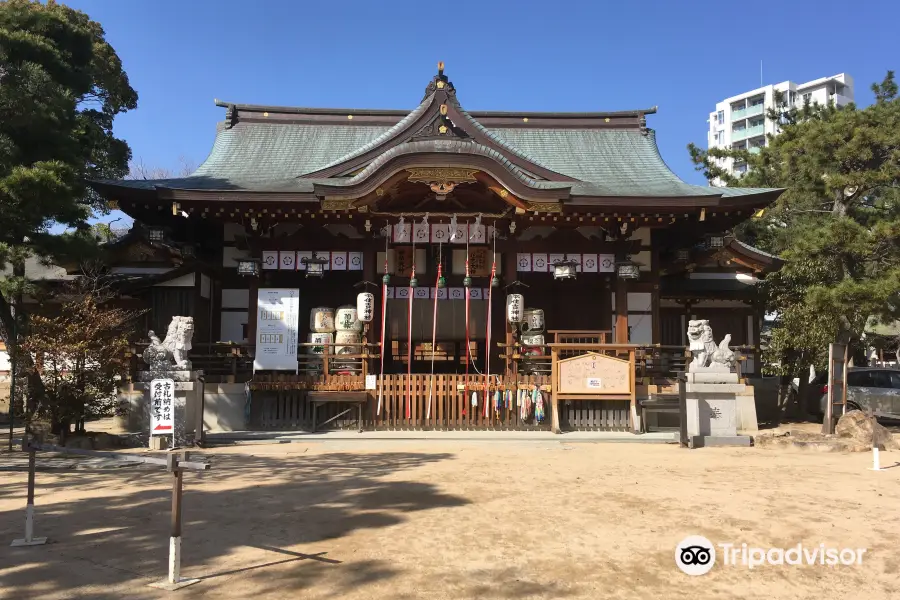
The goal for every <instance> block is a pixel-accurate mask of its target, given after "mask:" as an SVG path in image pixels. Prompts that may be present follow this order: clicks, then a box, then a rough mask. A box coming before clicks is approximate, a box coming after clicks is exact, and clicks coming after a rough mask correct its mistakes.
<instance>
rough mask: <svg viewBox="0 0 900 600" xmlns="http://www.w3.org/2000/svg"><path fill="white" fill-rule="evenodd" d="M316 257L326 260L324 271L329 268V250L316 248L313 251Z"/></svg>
mask: <svg viewBox="0 0 900 600" xmlns="http://www.w3.org/2000/svg"><path fill="white" fill-rule="evenodd" d="M315 255H316V258H324V259H325V260H326V261H327V262H326V263H325V266H324V269H325V270H326V271H330V270H331V252H330V251H328V250H316V252H315Z"/></svg>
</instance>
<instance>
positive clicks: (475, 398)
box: [472, 392, 478, 406]
mask: <svg viewBox="0 0 900 600" xmlns="http://www.w3.org/2000/svg"><path fill="white" fill-rule="evenodd" d="M472 406H478V392H472Z"/></svg>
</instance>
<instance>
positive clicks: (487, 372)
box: [484, 227, 497, 394]
mask: <svg viewBox="0 0 900 600" xmlns="http://www.w3.org/2000/svg"><path fill="white" fill-rule="evenodd" d="M496 233H497V231H496V227H495V228H494V234H495V235H494V258H493V262H492V263H491V285H489V286H488V297H487V318H486V319H485V321H486V322H487V331H486V332H485V335H484V363H485V364H484V393H485V394H487V392H488V379H489V378H490V376H491V292H492V291H493V289H494V288H493V281H494V278H495V277H496V276H497V237H496Z"/></svg>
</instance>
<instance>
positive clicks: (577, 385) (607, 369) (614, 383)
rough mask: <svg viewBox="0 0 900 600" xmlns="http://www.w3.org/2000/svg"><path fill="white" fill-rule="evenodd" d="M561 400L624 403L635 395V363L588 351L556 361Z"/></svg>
mask: <svg viewBox="0 0 900 600" xmlns="http://www.w3.org/2000/svg"><path fill="white" fill-rule="evenodd" d="M555 384H556V389H557V393H558V394H559V398H560V399H565V400H575V399H579V398H582V399H585V400H603V399H610V400H623V399H630V398H631V396H632V394H633V392H634V364H633V362H632V361H631V360H624V359H621V358H615V357H613V356H607V355H605V354H597V353H595V352H588V353H587V354H582V355H581V356H575V357H572V358H564V359H562V360H560V361H559V365H558V368H557V381H556V382H555Z"/></svg>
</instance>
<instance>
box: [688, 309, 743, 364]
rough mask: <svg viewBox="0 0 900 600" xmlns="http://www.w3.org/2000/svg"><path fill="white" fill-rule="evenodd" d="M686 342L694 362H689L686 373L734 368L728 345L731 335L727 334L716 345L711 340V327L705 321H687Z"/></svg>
mask: <svg viewBox="0 0 900 600" xmlns="http://www.w3.org/2000/svg"><path fill="white" fill-rule="evenodd" d="M687 336H688V342H689V344H690V346H689V347H690V350H691V354H692V355H693V357H694V360H692V361H691V364H690V366H689V367H688V371H691V372H694V371H704V370H707V371H727V372H731V370H732V368H733V367H734V361H735V356H734V352H732V351H731V350H730V349H729V348H728V345H729V344H730V343H731V334H730V333H729V334H727V335H726V336H725V337H724V338H722V341H721V342H720V343H719V344H718V345H716V342H715V340H714V339H713V332H712V327H710V326H709V321H707V320H705V319H704V320H696V321H688V329H687Z"/></svg>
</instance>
